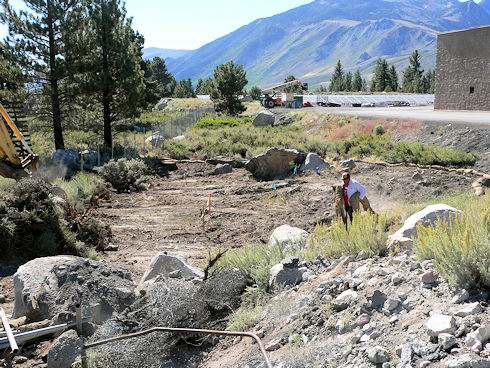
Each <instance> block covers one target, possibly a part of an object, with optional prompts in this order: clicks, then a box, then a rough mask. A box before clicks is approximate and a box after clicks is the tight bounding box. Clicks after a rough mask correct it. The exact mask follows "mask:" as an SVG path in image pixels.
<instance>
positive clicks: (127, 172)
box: [98, 158, 151, 192]
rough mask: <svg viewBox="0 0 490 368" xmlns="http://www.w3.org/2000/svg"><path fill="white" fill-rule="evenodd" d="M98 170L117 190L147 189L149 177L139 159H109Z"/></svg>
mask: <svg viewBox="0 0 490 368" xmlns="http://www.w3.org/2000/svg"><path fill="white" fill-rule="evenodd" d="M98 171H99V173H100V175H101V176H102V177H103V178H104V180H105V181H107V182H108V183H110V184H111V185H112V186H113V188H114V189H116V190H117V191H118V192H125V191H140V190H147V189H148V186H149V182H150V179H151V178H150V176H148V175H146V173H147V171H148V169H147V167H146V165H145V163H144V162H143V161H140V160H128V159H126V158H121V159H119V160H117V161H113V160H111V161H109V162H108V163H107V164H105V165H104V166H102V167H101V168H99V169H98Z"/></svg>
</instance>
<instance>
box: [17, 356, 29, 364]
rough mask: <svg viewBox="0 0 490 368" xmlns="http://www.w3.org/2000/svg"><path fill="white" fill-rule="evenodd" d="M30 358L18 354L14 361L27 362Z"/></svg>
mask: <svg viewBox="0 0 490 368" xmlns="http://www.w3.org/2000/svg"><path fill="white" fill-rule="evenodd" d="M28 360H29V358H27V357H25V356H23V355H18V356H16V357H15V358H14V363H15V364H23V363H25V362H27V361H28Z"/></svg>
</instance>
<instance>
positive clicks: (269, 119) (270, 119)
mask: <svg viewBox="0 0 490 368" xmlns="http://www.w3.org/2000/svg"><path fill="white" fill-rule="evenodd" d="M275 119H276V115H275V114H274V113H273V112H271V111H268V110H263V111H261V112H259V113H258V114H257V116H256V117H255V119H254V121H253V123H252V124H253V126H256V127H264V126H272V125H274V121H275Z"/></svg>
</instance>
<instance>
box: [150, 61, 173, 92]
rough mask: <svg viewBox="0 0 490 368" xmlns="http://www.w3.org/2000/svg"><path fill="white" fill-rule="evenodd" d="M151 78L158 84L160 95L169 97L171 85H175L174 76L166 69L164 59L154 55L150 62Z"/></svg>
mask: <svg viewBox="0 0 490 368" xmlns="http://www.w3.org/2000/svg"><path fill="white" fill-rule="evenodd" d="M151 71H152V79H153V80H154V81H155V83H156V84H157V86H158V90H159V92H160V97H169V96H171V95H172V93H173V90H172V87H174V86H175V83H173V82H174V81H175V78H174V76H173V75H172V73H170V72H169V71H168V69H167V65H166V64H165V60H163V59H162V58H160V57H158V56H156V57H154V58H153V60H152V62H151Z"/></svg>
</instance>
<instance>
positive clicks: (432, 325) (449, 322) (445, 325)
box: [425, 314, 456, 337]
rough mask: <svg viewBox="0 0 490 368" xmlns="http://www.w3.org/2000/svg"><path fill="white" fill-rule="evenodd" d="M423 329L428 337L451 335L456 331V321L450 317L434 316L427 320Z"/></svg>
mask: <svg viewBox="0 0 490 368" xmlns="http://www.w3.org/2000/svg"><path fill="white" fill-rule="evenodd" d="M425 327H426V328H427V333H428V334H429V336H433V337H437V336H439V335H440V334H442V333H449V334H452V333H454V331H456V320H455V319H454V317H452V316H447V315H444V314H434V315H433V316H431V317H430V318H429V320H428V321H427V323H426V325H425Z"/></svg>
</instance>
